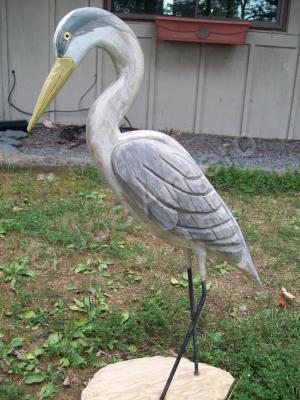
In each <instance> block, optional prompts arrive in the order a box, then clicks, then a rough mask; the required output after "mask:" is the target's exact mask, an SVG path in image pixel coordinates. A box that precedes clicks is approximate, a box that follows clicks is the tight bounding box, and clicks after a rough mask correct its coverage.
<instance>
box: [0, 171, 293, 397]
mask: <svg viewBox="0 0 300 400" xmlns="http://www.w3.org/2000/svg"><path fill="white" fill-rule="evenodd" d="M297 174H298V173H295V174H294V173H288V174H287V175H285V177H283V176H282V177H278V176H277V175H274V174H269V173H264V172H255V173H254V172H249V171H241V170H237V169H228V170H219V171H217V172H216V171H215V172H214V173H212V172H210V179H211V180H212V181H213V183H214V184H215V186H216V188H217V189H218V190H219V191H220V192H221V194H222V196H223V197H224V199H225V201H226V202H227V204H228V205H229V207H230V208H231V209H232V210H233V213H234V215H235V217H236V218H237V219H238V222H239V223H240V224H241V226H242V228H243V232H244V233H245V237H246V239H247V242H248V244H249V247H250V251H251V253H252V254H253V257H254V259H255V262H256V265H257V267H258V270H259V272H260V275H261V276H262V279H263V281H264V282H265V288H264V290H260V289H258V288H256V287H254V286H253V285H252V284H251V283H249V282H248V281H247V280H246V279H244V278H243V277H242V276H241V275H240V274H239V273H238V272H237V271H236V270H235V268H233V267H232V266H230V265H228V264H226V263H222V262H219V261H216V260H213V259H211V258H209V260H208V285H209V286H210V289H209V293H208V300H207V305H206V308H205V312H204V314H203V316H202V318H201V322H200V324H199V329H198V333H199V336H200V343H201V345H200V360H201V361H203V362H206V363H209V364H212V365H215V366H218V367H220V368H225V369H226V370H227V371H229V372H231V373H232V374H233V376H234V377H235V378H236V382H237V385H236V386H235V388H234V390H233V393H232V395H231V400H232V399H234V400H246V399H247V400H248V399H258V400H260V399H261V400H297V399H298V400H299V398H300V394H299V387H300V376H299V369H298V368H297V359H298V357H299V355H300V354H299V353H300V343H299V336H300V334H299V327H300V324H299V317H298V314H297V311H298V307H297V302H291V303H289V304H288V305H287V307H286V308H285V309H278V306H277V302H278V299H279V295H280V287H281V286H285V287H286V288H287V289H288V290H289V291H291V292H292V293H294V294H297V293H298V292H297V291H298V290H299V283H298V282H297V276H298V275H297V274H299V238H300V236H299V233H300V216H299V209H300V200H299V174H298V175H297ZM37 178H38V175H37V173H36V172H27V173H22V172H15V173H14V172H5V171H3V172H0V183H1V184H2V185H1V186H0V246H1V252H0V290H1V298H0V321H1V324H0V399H1V400H2V399H3V400H15V399H18V400H33V399H44V398H51V397H53V398H64V399H66V400H71V399H75V398H78V397H79V396H80V392H81V390H82V388H83V387H84V385H85V381H86V380H88V379H89V378H90V377H91V376H92V375H93V373H94V372H95V371H96V370H97V369H99V368H101V367H103V366H105V365H107V364H109V363H112V362H116V361H119V360H123V359H128V358H134V357H142V356H146V355H156V354H160V355H170V354H172V353H173V352H174V351H177V349H178V345H179V343H180V341H181V340H182V338H183V336H184V333H185V329H186V326H187V324H188V321H189V319H190V314H189V310H188V296H187V278H186V274H185V273H184V270H183V268H182V266H183V257H182V254H181V252H180V251H178V250H174V249H173V248H171V247H169V246H166V245H164V244H163V243H162V242H160V241H159V240H157V239H154V238H152V237H151V236H150V235H149V234H148V233H147V232H146V231H145V230H144V229H143V228H142V227H140V226H139V225H137V224H136V223H135V222H134V221H133V220H132V218H131V217H130V216H129V215H128V214H126V213H125V212H124V211H123V209H122V207H120V205H119V204H118V202H117V200H116V199H115V198H114V196H113V195H112V193H111V191H110V189H109V188H108V187H107V186H106V185H105V184H104V183H103V181H102V180H101V178H99V177H98V175H97V173H96V171H95V170H94V169H93V168H89V169H84V170H77V171H72V170H62V171H57V172H56V173H55V179H53V180H47V179H44V180H42V181H40V180H38V179H37ZM283 188H285V190H283ZM198 279H199V277H197V276H196V277H195V283H196V292H197V295H198V296H199V290H200V289H199V282H198ZM187 356H188V357H190V358H191V357H192V346H191V344H189V347H188V351H187ZM66 377H68V378H69V379H70V380H72V379H75V378H76V380H75V381H74V382H76V383H72V384H71V387H70V388H65V387H64V386H63V384H62V383H63V381H64V380H65V378H66ZM74 377H75V378H74Z"/></svg>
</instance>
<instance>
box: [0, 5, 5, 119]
mask: <svg viewBox="0 0 300 400" xmlns="http://www.w3.org/2000/svg"><path fill="white" fill-rule="evenodd" d="M1 1H2V0H0V22H1V24H0V119H4V79H5V78H6V77H4V75H3V68H2V64H3V62H2V54H3V44H2V43H3V33H2V29H1V27H2V21H3V20H4V18H3V15H2V12H3V11H2V7H1Z"/></svg>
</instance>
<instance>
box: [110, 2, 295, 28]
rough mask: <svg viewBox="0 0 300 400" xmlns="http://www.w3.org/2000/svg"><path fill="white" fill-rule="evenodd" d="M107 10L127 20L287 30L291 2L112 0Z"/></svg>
mask: <svg viewBox="0 0 300 400" xmlns="http://www.w3.org/2000/svg"><path fill="white" fill-rule="evenodd" d="M106 3H107V4H106V6H107V9H108V10H110V11H111V12H113V13H115V14H117V15H118V16H121V17H124V18H133V19H153V18H154V16H155V15H164V16H176V17H192V18H197V17H212V18H231V19H239V20H245V21H251V22H252V25H253V26H254V27H261V28H266V29H281V30H283V29H284V27H285V22H286V15H287V3H288V0H108V1H106Z"/></svg>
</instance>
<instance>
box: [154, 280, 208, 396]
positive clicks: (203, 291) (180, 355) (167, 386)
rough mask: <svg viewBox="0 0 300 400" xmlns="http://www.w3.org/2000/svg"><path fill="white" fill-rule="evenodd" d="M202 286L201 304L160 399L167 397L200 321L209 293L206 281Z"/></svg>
mask: <svg viewBox="0 0 300 400" xmlns="http://www.w3.org/2000/svg"><path fill="white" fill-rule="evenodd" d="M201 286H202V294H201V299H200V301H199V304H198V306H197V308H196V311H195V313H194V315H193V319H192V322H191V324H190V326H189V329H188V331H187V333H186V335H185V338H184V340H183V342H182V345H181V347H180V350H179V353H178V355H177V358H176V360H175V363H174V365H173V368H172V370H171V373H170V375H169V378H168V380H167V382H166V384H165V387H164V390H163V392H162V394H161V396H160V400H164V398H165V397H166V394H167V391H168V389H169V387H170V385H171V383H172V380H173V378H174V375H175V372H176V370H177V367H178V365H179V363H180V360H181V358H182V356H183V353H184V351H185V349H186V346H187V344H188V342H189V340H190V337H191V336H192V334H193V332H194V330H195V326H196V324H197V321H198V319H199V316H200V313H201V310H202V308H203V306H204V303H205V299H206V293H207V292H206V284H205V281H203V282H201Z"/></svg>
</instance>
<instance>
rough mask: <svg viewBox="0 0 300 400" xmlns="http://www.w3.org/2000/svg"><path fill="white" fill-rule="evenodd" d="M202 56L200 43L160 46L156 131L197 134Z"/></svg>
mask: <svg viewBox="0 0 300 400" xmlns="http://www.w3.org/2000/svg"><path fill="white" fill-rule="evenodd" d="M199 55H200V46H199V45H197V44H191V43H175V42H174V43H172V42H159V43H158V44H157V65H156V82H155V104H154V129H157V130H161V129H165V128H176V129H180V130H182V131H185V132H192V131H193V129H194V122H195V106H196V93H197V81H198V66H199Z"/></svg>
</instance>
